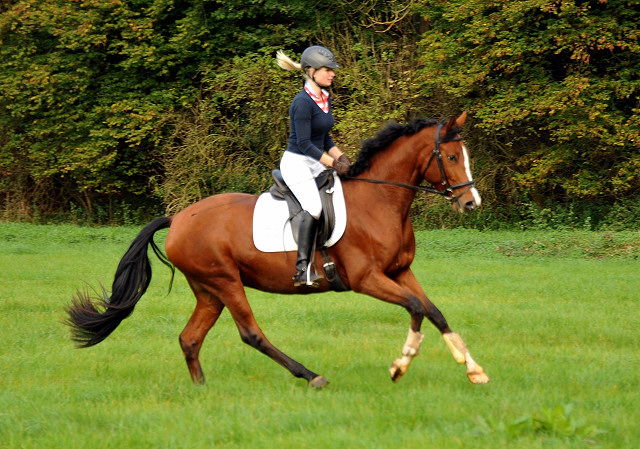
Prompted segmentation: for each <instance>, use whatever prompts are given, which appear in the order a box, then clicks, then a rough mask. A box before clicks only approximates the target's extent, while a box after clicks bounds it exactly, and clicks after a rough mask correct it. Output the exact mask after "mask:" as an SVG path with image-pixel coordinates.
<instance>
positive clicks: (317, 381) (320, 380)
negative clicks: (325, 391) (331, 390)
mask: <svg viewBox="0 0 640 449" xmlns="http://www.w3.org/2000/svg"><path fill="white" fill-rule="evenodd" d="M328 383H329V381H328V380H327V379H325V378H324V377H323V376H316V377H314V378H313V379H311V380H310V381H309V386H310V387H313V388H322V387H324V386H325V385H327V384H328Z"/></svg>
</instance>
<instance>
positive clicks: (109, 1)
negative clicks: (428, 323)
mask: <svg viewBox="0 0 640 449" xmlns="http://www.w3.org/2000/svg"><path fill="white" fill-rule="evenodd" d="M637 23H640V5H638V3H637V2H636V1H635V0H634V1H630V0H593V1H577V0H574V1H564V0H515V1H510V2H504V1H502V0H452V1H449V2H435V1H429V0H422V1H417V0H408V1H396V0H391V1H382V0H364V1H358V2H355V1H353V0H317V1H313V2H309V1H303V0H293V1H292V0H286V1H285V0H224V1H223V0H192V1H187V0H131V1H124V0H75V1H74V0H47V1H43V0H22V1H14V0H2V1H0V60H1V61H2V64H1V65H0V193H1V195H0V219H2V220H30V221H35V222H47V221H59V220H67V221H68V220H73V221H78V222H83V223H137V222H139V221H144V220H147V219H148V218H149V217H150V216H152V215H157V214H164V213H171V212H175V211H176V210H178V209H180V208H182V207H185V206H186V205H187V204H189V203H191V202H193V201H195V200H198V199H200V198H202V197H205V196H207V195H211V194H215V193H219V192H222V191H245V192H250V193H259V192H261V191H263V190H265V189H266V188H267V187H268V185H269V183H270V172H271V169H272V168H274V167H276V166H277V164H278V160H279V158H280V155H281V153H282V151H283V149H284V148H285V145H286V139H287V134H288V113H287V111H288V105H289V102H290V101H291V99H292V98H293V96H294V95H295V93H296V92H297V91H298V90H299V89H300V86H301V78H300V77H299V75H297V74H292V73H290V72H285V71H283V70H281V69H279V68H278V67H277V66H276V65H275V58H274V55H275V52H276V51H277V50H283V51H285V52H286V53H287V54H289V55H290V56H291V57H292V58H293V59H297V58H298V57H299V55H300V53H301V52H302V50H303V49H304V48H306V47H307V46H308V45H310V44H322V45H325V46H327V47H329V48H331V49H332V50H333V51H334V53H335V54H336V56H337V58H338V59H339V62H340V65H341V68H340V69H339V72H338V76H337V77H336V79H335V81H334V87H333V91H332V95H333V101H334V115H335V116H336V121H337V125H336V128H335V131H334V133H333V136H334V140H335V141H336V142H337V143H338V145H340V146H341V147H342V148H343V149H344V150H345V152H346V153H347V154H349V155H351V156H354V155H355V154H356V153H357V151H358V149H359V145H360V142H361V141H362V140H364V139H366V138H368V137H371V136H372V135H374V134H375V132H376V131H377V130H378V129H379V128H381V127H382V126H383V125H384V124H385V123H386V122H388V121H390V120H395V121H399V122H406V121H407V120H408V119H409V118H411V117H413V116H423V117H428V118H437V119H443V120H444V119H446V118H447V117H450V116H452V115H455V114H459V113H460V112H461V111H463V110H466V111H468V112H469V115H470V120H469V121H468V124H467V125H466V126H465V130H464V135H465V141H466V143H467V146H468V147H469V148H470V151H471V154H472V158H473V163H474V167H473V169H474V170H473V171H474V175H475V177H476V180H477V184H478V186H479V188H480V190H481V193H482V194H483V196H484V198H485V204H484V206H483V209H482V211H480V213H478V214H474V216H473V217H458V216H455V215H453V214H449V213H448V212H447V211H446V207H448V206H446V205H443V204H442V203H441V200H435V201H434V200H433V199H432V198H429V197H422V196H419V197H418V198H417V200H416V204H415V209H416V211H415V220H414V221H415V222H416V224H417V225H418V226H421V225H423V226H452V225H454V226H458V225H465V226H475V227H490V228H496V227H509V226H512V227H513V226H520V227H522V226H523V225H526V224H527V223H528V224H533V223H538V224H541V223H542V224H546V225H549V226H551V225H553V223H555V222H558V223H562V224H564V225H572V226H585V227H588V228H599V227H609V228H611V227H613V228H615V227H624V228H635V227H636V225H635V223H636V222H637V220H636V218H640V195H639V194H638V192H639V187H640V151H639V145H640V136H639V133H640V115H639V109H640V104H639V94H640V29H639V28H638V26H637Z"/></svg>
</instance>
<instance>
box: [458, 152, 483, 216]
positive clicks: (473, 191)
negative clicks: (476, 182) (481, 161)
mask: <svg viewBox="0 0 640 449" xmlns="http://www.w3.org/2000/svg"><path fill="white" fill-rule="evenodd" d="M462 155H463V157H464V170H465V171H466V172H467V178H469V181H473V177H472V176H471V166H470V164H469V152H468V151H467V147H466V146H465V145H464V144H462ZM471 194H472V195H473V199H474V200H475V201H476V207H478V206H480V203H482V198H480V193H478V189H476V188H475V187H472V188H471Z"/></svg>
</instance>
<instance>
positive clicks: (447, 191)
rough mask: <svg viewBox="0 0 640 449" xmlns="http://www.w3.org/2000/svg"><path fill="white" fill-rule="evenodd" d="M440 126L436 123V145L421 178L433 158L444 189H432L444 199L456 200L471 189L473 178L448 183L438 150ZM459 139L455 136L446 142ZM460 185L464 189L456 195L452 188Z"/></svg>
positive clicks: (458, 187)
mask: <svg viewBox="0 0 640 449" xmlns="http://www.w3.org/2000/svg"><path fill="white" fill-rule="evenodd" d="M442 126H443V124H442V123H440V124H439V125H438V129H437V130H436V146H435V148H434V149H433V152H432V153H431V157H430V158H429V162H427V167H426V168H425V169H424V171H423V172H422V178H423V179H426V175H427V170H429V167H430V166H431V162H432V161H433V160H434V159H435V160H436V161H437V162H438V170H439V171H440V184H441V185H442V186H443V187H444V190H442V191H440V190H436V189H433V190H436V193H438V194H439V195H442V196H444V197H445V198H446V199H448V200H450V201H453V200H457V199H458V198H460V197H461V196H462V195H464V194H465V193H466V192H468V191H469V190H471V189H472V188H473V187H474V186H475V183H474V182H473V180H470V181H467V182H461V183H460V184H456V185H453V186H452V185H451V184H450V183H449V178H448V177H447V172H446V171H445V169H444V161H443V160H442V152H440V143H442V141H441V140H440V130H441V129H442ZM461 140H462V137H456V138H453V139H449V140H447V142H459V141H461ZM462 187H466V189H464V191H463V192H462V193H461V194H460V195H456V194H455V193H454V192H453V191H454V190H456V189H461V188H462ZM421 190H422V189H421Z"/></svg>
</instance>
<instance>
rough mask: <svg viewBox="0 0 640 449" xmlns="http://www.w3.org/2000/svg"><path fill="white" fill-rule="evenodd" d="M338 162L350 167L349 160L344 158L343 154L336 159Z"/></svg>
mask: <svg viewBox="0 0 640 449" xmlns="http://www.w3.org/2000/svg"><path fill="white" fill-rule="evenodd" d="M338 160H339V161H341V162H344V163H345V164H347V165H351V160H350V159H349V158H348V157H347V156H345V155H344V154H341V155H340V157H339V158H338Z"/></svg>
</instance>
